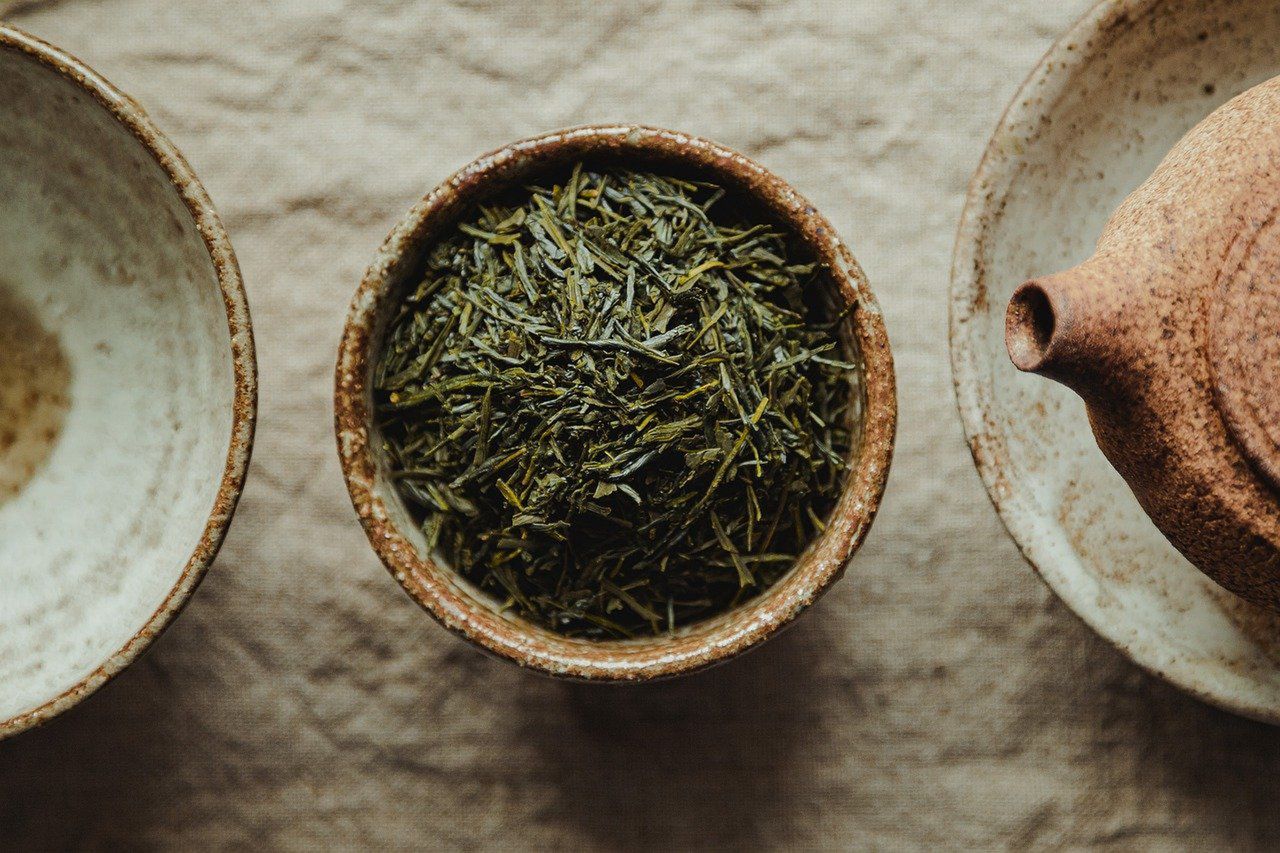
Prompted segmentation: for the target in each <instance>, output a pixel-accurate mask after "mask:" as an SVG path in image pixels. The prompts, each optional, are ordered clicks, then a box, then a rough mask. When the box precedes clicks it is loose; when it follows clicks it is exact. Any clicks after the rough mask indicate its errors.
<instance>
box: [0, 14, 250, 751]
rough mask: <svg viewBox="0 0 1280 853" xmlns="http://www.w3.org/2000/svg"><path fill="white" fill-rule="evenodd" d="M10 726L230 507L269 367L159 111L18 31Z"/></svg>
mask: <svg viewBox="0 0 1280 853" xmlns="http://www.w3.org/2000/svg"><path fill="white" fill-rule="evenodd" d="M0 187H2V188H3V191H2V192H0V336H2V337H3V340H4V347H5V356H4V359H3V360H2V361H0V384H2V385H3V390H0V590H2V591H3V592H2V593H0V737H4V736H7V735H12V734H14V733H16V732H19V731H21V730H23V729H26V728H28V727H30V726H33V725H36V724H38V723H41V722H44V721H46V720H48V719H50V718H51V717H53V716H55V715H56V714H58V713H60V712H62V711H64V710H66V709H67V708H69V707H71V706H72V705H74V704H76V703H77V702H79V701H80V700H81V699H83V698H85V697H86V696H88V695H89V694H91V693H93V692H94V691H95V690H97V689H98V688H99V687H100V686H102V684H104V683H105V682H106V681H107V680H109V679H110V678H111V677H112V676H114V675H115V674H116V673H118V672H119V671H120V670H122V669H123V668H124V667H125V666H127V665H128V664H129V663H130V662H131V661H133V660H134V659H135V658H136V657H137V656H138V655H139V654H141V653H142V651H143V650H145V649H146V648H147V646H149V645H150V643H151V642H152V640H154V639H155V637H156V636H157V635H158V634H159V633H160V632H162V631H163V630H164V628H165V627H166V626H167V625H168V624H169V623H170V622H171V620H172V619H173V618H174V617H175V616H176V615H177V613H178V612H179V611H180V610H181V609H182V607H183V605H184V604H185V603H186V602H187V600H188V598H189V596H190V595H191V593H192V591H193V590H194V588H195V587H196V585H197V584H198V583H199V582H200V579H201V578H202V577H203V576H204V573H205V571H206V570H207V569H208V567H209V564H210V563H211V562H212V560H213V558H214V556H215V554H216V553H217V551H218V548H219V546H220V545H221V543H222V539H223V536H224V535H225V533H226V530H227V527H228V525H229V524H230V521H231V516H232V513H233V512H234V510H235V506H236V502H237V500H238V499H239V495H240V491H241V488H242V486H243V483H244V477H245V471H246V468H247V465H248V461H249V454H250V451H251V447H252V442H253V428H254V420H255V413H256V388H257V377H256V368H255V362H254V348H253V337H252V332H251V327H250V320H249V311H248V306H247V303H246V299H245V293H244V287H243V284H242V282H241V278H240V272H239V269H238V268H237V265H236V260H235V256H234V254H233V253H232V250H231V245H230V243H229V241H228V239H227V236H226V233H225V231H224V230H223V228H222V225H221V223H220V222H219V220H218V217H217V214H216V213H215V212H214V210H213V207H212V205H211V204H210V202H209V199H208V197H207V196H206V195H205V192H204V189H203V188H202V187H201V185H200V183H199V181H198V180H197V179H196V177H195V175H194V174H193V173H192V172H191V169H190V167H189V166H187V164H186V163H185V162H184V161H183V159H182V157H181V155H180V154H179V153H178V151H177V150H176V149H175V148H174V147H173V145H172V144H171V143H170V142H169V141H168V140H167V139H165V137H164V136H163V135H161V134H160V132H159V131H158V130H156V128H155V127H154V125H152V123H151V121H150V120H149V119H148V118H147V116H146V114H145V113H144V112H143V111H142V109H141V108H140V107H139V106H138V105H137V104H136V103H134V102H133V101H132V100H130V99H129V98H128V97H127V96H125V95H124V94H122V93H121V92H120V91H119V90H117V89H115V88H114V87H113V86H111V85H110V84H109V83H107V82H106V81H105V80H103V79H102V78H101V77H100V76H98V75H97V74H96V73H95V72H94V71H92V70H91V69H89V68H88V67H87V66H85V65H84V64H83V63H81V62H80V61H79V60H77V59H75V58H74V57H71V56H69V55H67V54H65V53H63V52H61V51H59V50H58V49H56V48H54V47H52V46H50V45H48V44H45V43H43V42H41V41H39V40H37V39H35V38H33V37H31V36H29V35H26V34H25V33H22V32H20V31H18V30H15V29H12V28H10V27H7V26H0Z"/></svg>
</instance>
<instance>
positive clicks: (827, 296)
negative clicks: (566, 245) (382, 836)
mask: <svg viewBox="0 0 1280 853" xmlns="http://www.w3.org/2000/svg"><path fill="white" fill-rule="evenodd" d="M573 133H574V132H570V134H569V136H568V137H567V139H566V138H564V137H561V138H557V139H556V140H554V141H552V142H548V141H547V140H546V139H541V140H538V141H534V142H532V143H529V144H518V145H516V146H512V147H511V148H509V149H504V151H503V152H502V153H501V154H499V155H498V156H497V157H491V158H485V159H482V160H481V161H478V163H477V164H476V165H474V166H473V167H470V168H469V169H466V170H463V172H461V173H459V174H458V175H457V176H455V177H454V178H453V179H451V181H450V182H449V184H447V187H448V189H447V190H446V191H444V192H441V191H437V192H436V193H434V194H433V195H432V196H430V197H428V199H427V200H426V201H425V202H424V203H423V204H422V205H419V207H418V208H416V209H415V211H414V212H413V213H411V214H410V216H409V218H408V219H407V220H406V222H405V223H403V224H402V226H401V228H400V229H398V231H397V232H396V233H394V234H393V236H392V238H391V239H390V240H389V242H388V244H387V246H386V247H384V253H385V255H386V257H387V264H386V266H385V267H382V268H381V269H379V267H378V265H375V269H376V270H379V273H380V274H379V275H378V276H377V277H376V278H377V282H376V287H375V288H374V291H373V299H374V300H376V302H375V304H374V305H373V306H372V307H371V308H370V310H368V311H367V312H366V315H367V316H368V317H369V318H370V319H371V321H372V322H371V335H370V338H369V340H370V344H369V352H370V353H372V356H371V358H370V359H369V363H376V359H377V355H376V354H377V353H378V352H379V351H380V346H381V342H382V338H383V332H384V331H385V325H386V322H387V320H388V318H389V316H390V314H391V309H392V308H393V307H394V306H395V305H396V304H397V302H398V299H399V297H400V294H401V293H402V292H403V291H404V289H405V288H406V287H409V286H411V285H412V284H414V283H416V282H415V281H414V277H415V274H416V273H418V271H419V269H420V265H421V259H422V257H423V255H424V253H425V252H426V251H427V250H428V249H429V247H430V246H431V244H432V243H433V241H434V239H435V236H436V235H437V234H439V233H441V231H442V230H443V229H445V228H447V227H448V226H449V225H451V224H452V223H453V222H455V221H456V219H457V218H458V217H459V216H461V215H464V214H465V213H466V212H468V211H469V210H471V209H472V208H473V206H474V205H475V204H476V203H479V202H483V201H485V200H486V199H490V198H492V197H494V196H496V195H500V194H502V193H503V192H506V191H508V190H510V189H511V188H512V187H514V186H518V185H520V184H523V183H529V182H532V181H536V180H539V179H542V178H546V177H555V176H557V175H558V174H561V173H563V171H564V170H565V169H567V168H569V167H570V166H571V165H572V164H573V163H575V162H578V161H580V160H582V161H585V162H587V163H588V164H589V165H596V166H605V167H607V166H613V165H616V166H623V167H628V168H650V169H654V170H656V171H662V172H665V173H668V174H678V175H681V176H685V177H695V178H703V179H708V180H713V181H715V182H717V183H719V184H720V185H722V186H724V187H725V188H726V189H728V190H729V191H730V193H731V195H732V196H733V197H734V202H735V203H736V204H738V205H739V206H740V207H744V208H746V209H748V210H751V211H752V212H753V213H756V214H759V215H760V216H762V217H765V218H766V219H767V220H771V221H774V222H776V223H778V224H780V225H782V226H783V227H784V228H786V229H787V230H788V231H789V232H791V233H793V234H794V235H795V240H796V243H797V244H798V248H799V249H801V250H802V251H803V252H804V253H805V254H807V255H811V256H814V257H815V259H816V260H818V261H819V262H820V263H821V264H823V265H824V266H826V267H827V268H828V269H829V270H830V273H829V275H827V276H824V279H823V280H824V282H825V283H826V285H827V287H826V288H825V290H824V292H823V293H821V294H817V296H818V297H819V299H820V302H821V303H825V306H826V307H828V308H830V307H835V308H837V309H842V308H844V307H845V306H847V305H849V304H850V303H855V304H858V305H860V306H862V307H863V308H866V307H867V306H868V305H869V304H870V305H873V304H874V302H873V300H871V298H870V295H869V292H868V291H867V290H866V287H865V280H864V279H863V277H862V274H861V271H860V270H858V269H857V266H856V264H855V263H854V262H853V260H852V258H851V257H849V256H848V253H847V251H846V250H844V248H843V246H841V245H840V244H839V241H838V239H837V238H836V237H835V235H834V234H833V233H832V232H831V230H830V227H829V226H828V225H826V223H825V221H822V220H821V219H820V218H819V217H818V216H817V214H816V211H814V210H813V209H812V208H811V207H809V206H808V205H807V203H802V202H803V200H802V199H799V198H798V197H797V196H795V195H794V193H792V192H791V191H790V190H788V189H785V185H782V184H781V182H779V181H777V179H776V178H773V177H772V176H770V175H768V173H766V172H764V171H763V170H760V169H759V167H757V166H754V164H750V163H749V161H746V160H745V159H743V158H737V159H726V157H728V156H729V152H725V151H723V150H722V149H716V148H711V147H707V148H694V149H692V150H690V149H687V148H681V147H680V146H679V145H678V144H675V143H672V142H671V140H667V142H666V144H663V143H662V142H661V141H660V140H659V139H657V138H656V137H655V134H657V133H658V132H657V131H647V130H646V131H639V132H633V133H631V134H629V135H628V134H626V133H624V132H622V131H619V132H616V133H609V132H604V133H599V132H591V131H589V130H583V131H579V132H578V133H579V134H580V135H579V136H578V137H576V138H575V137H574V136H573ZM637 133H639V135H637ZM744 164H746V165H744ZM747 166H749V167H750V168H747ZM357 311H359V309H358V308H357ZM865 319H866V318H865V317H862V316H860V315H859V313H858V312H856V311H855V312H853V313H852V314H851V315H850V316H849V318H848V319H847V320H846V322H844V323H843V324H842V326H841V328H840V335H841V339H842V343H843V344H844V348H845V350H846V354H847V355H848V357H850V358H853V359H855V360H862V359H863V357H864V355H863V354H864V352H865V351H866V349H867V342H866V338H867V337H868V329H867V325H868V324H867V323H866V322H865ZM875 343H879V342H878V341H877V342H875ZM877 352H879V350H877ZM886 352H887V350H886ZM367 368H368V364H365V365H364V369H365V370H367ZM876 370H877V371H883V365H882V364H881V363H880V362H877V363H876ZM340 373H341V366H340ZM876 391H877V397H876V400H875V404H876V406H877V407H883V406H884V400H883V394H882V393H880V392H881V391H882V388H881V386H880V385H877V386H876ZM363 403H364V405H365V406H366V407H367V406H368V405H369V401H368V395H367V393H366V394H365V395H364V400H363ZM867 406H868V395H867V387H866V385H865V382H864V375H863V374H862V373H859V374H858V375H856V376H851V377H850V406H849V410H848V411H849V418H850V423H851V424H853V425H854V426H855V430H854V432H855V443H856V446H855V447H854V449H853V453H852V454H851V455H852V457H853V460H854V463H853V464H852V465H851V468H852V469H853V472H852V473H851V474H850V476H849V478H848V484H847V485H846V488H845V491H844V493H843V494H842V495H841V496H840V498H839V501H838V503H837V505H836V506H835V508H834V509H833V510H832V512H831V514H830V519H831V521H832V523H831V526H830V527H829V528H828V530H827V532H826V533H825V534H824V535H823V536H821V537H819V539H818V540H816V541H815V542H814V543H813V544H812V545H811V547H810V549H809V550H808V551H807V552H806V554H805V555H804V556H803V557H802V558H801V559H800V560H799V561H798V562H797V564H796V566H794V567H793V568H792V569H791V571H790V572H789V573H788V574H787V575H786V576H784V577H783V578H782V579H781V580H780V581H779V582H778V583H776V584H775V585H774V586H773V587H771V588H769V589H768V590H766V591H764V592H763V593H762V594H761V595H759V596H757V597H756V598H754V599H752V600H750V601H747V602H744V603H743V604H742V605H740V606H739V607H738V608H736V609H735V610H732V611H729V612H727V613H724V614H720V615H718V616H715V617H712V618H710V619H707V620H704V621H701V622H698V623H695V624H692V625H688V626H685V627H683V628H681V629H678V630H677V631H676V632H675V633H674V634H672V635H667V636H662V637H657V638H643V639H635V640H608V641H600V640H574V639H567V638H564V637H561V636H559V635H556V634H554V633H552V632H550V631H548V630H546V629H544V628H542V627H540V626H537V625H534V624H532V623H529V622H526V621H525V620H523V619H520V618H518V617H515V616H512V615H509V614H504V613H502V612H500V610H499V607H498V605H497V603H496V602H495V601H494V600H493V599H492V598H491V597H490V596H489V595H488V594H485V593H482V592H480V591H479V590H477V589H476V588H474V587H473V586H472V585H471V584H470V583H469V582H468V581H466V580H465V579H464V578H462V577H460V576H458V575H456V574H455V573H454V572H452V571H450V570H449V569H448V567H447V565H446V563H445V561H444V560H442V559H441V558H440V557H439V555H428V554H426V553H425V551H426V542H425V539H424V537H423V536H422V534H421V531H420V530H419V529H418V525H417V523H416V522H415V520H414V518H413V516H412V514H411V513H410V511H409V510H408V509H407V508H406V506H405V504H404V502H403V500H402V499H401V498H400V496H399V494H398V493H397V492H396V490H395V488H394V485H393V484H392V483H391V481H390V479H389V478H388V477H387V476H386V473H387V472H386V470H385V469H384V468H383V466H382V460H381V454H380V453H378V452H376V451H374V452H373V453H371V454H370V455H371V456H373V457H374V459H373V460H372V462H373V474H374V476H373V483H372V489H371V491H372V494H373V495H374V496H375V497H376V498H377V502H378V503H379V504H380V505H381V506H380V508H379V510H378V512H380V513H382V512H384V513H385V516H386V520H387V521H388V522H389V524H390V526H391V528H392V529H393V530H394V531H395V533H394V536H396V537H397V538H400V537H402V538H403V540H404V541H405V544H406V545H407V546H408V548H409V550H410V552H411V553H407V554H406V553H399V554H394V555H393V556H392V560H390V561H392V562H397V563H399V568H398V569H396V570H397V576H398V578H399V579H400V580H401V582H402V583H403V584H404V585H405V586H406V588H407V589H408V591H409V592H410V593H411V594H412V595H414V597H415V598H416V599H418V600H419V602H420V603H423V604H424V605H425V606H427V607H428V609H430V610H431V611H432V612H433V613H434V615H436V616H437V618H440V619H441V621H443V622H444V623H445V624H446V626H447V627H451V628H453V629H455V630H458V631H460V632H461V633H464V634H466V635H468V636H470V637H471V638H472V639H478V640H479V641H480V642H481V643H482V645H486V646H489V647H490V648H491V649H493V648H494V642H493V641H494V640H495V639H496V640H497V645H499V646H500V647H501V648H499V649H497V650H498V651H499V652H500V653H502V654H507V656H510V657H515V658H517V659H518V660H520V661H521V662H523V663H533V664H534V665H537V666H540V667H541V668H543V669H548V670H551V671H553V672H563V673H565V674H572V675H580V676H581V675H586V676H589V677H597V676H598V677H620V678H633V677H650V675H652V674H654V670H655V669H665V667H666V666H667V665H668V664H669V663H671V662H673V661H675V662H677V663H676V664H675V666H676V668H683V667H684V666H685V663H683V662H685V661H689V666H696V665H700V664H703V663H707V662H711V661H712V658H716V659H718V658H719V657H721V656H723V655H721V654H720V653H719V652H718V651H716V650H715V649H714V648H712V647H713V646H715V645H716V644H720V643H722V644H723V645H724V646H725V647H726V648H728V647H735V649H736V645H737V644H738V643H740V642H741V641H742V639H743V638H744V637H748V636H749V637H751V640H750V641H749V642H747V643H746V645H750V643H751V642H755V641H756V640H757V639H758V638H760V637H762V636H765V635H767V633H769V632H770V631H771V630H772V629H773V628H774V627H776V626H777V625H778V624H780V623H783V622H786V621H788V620H789V619H790V618H792V617H793V616H794V615H795V613H796V612H798V610H799V609H802V608H803V606H804V605H806V604H808V603H809V602H811V601H812V600H813V598H815V597H816V596H817V595H818V594H820V592H821V591H822V590H823V589H825V587H826V585H827V584H829V582H830V581H831V580H833V579H834V577H835V576H837V575H838V572H839V571H840V570H841V569H842V568H843V564H844V561H845V559H847V557H848V555H849V553H850V552H851V550H852V548H853V547H854V545H855V544H856V542H857V541H859V540H860V537H861V535H862V533H863V532H864V531H865V526H866V525H867V524H869V523H870V519H871V516H872V515H873V514H874V508H875V506H876V505H877V504H878V500H879V490H878V489H879V488H882V487H883V480H882V478H877V477H875V476H872V477H871V478H870V479H868V477H867V476H866V472H865V471H863V470H862V469H861V468H860V463H861V461H862V459H863V456H864V453H863V451H864V448H865V446H866V442H865V441H864V435H863V433H864V430H863V427H864V421H865V415H866V411H867ZM890 406H891V403H890ZM365 414H367V412H366V413H365ZM882 432H883V430H878V431H877V434H876V437H875V438H876V441H877V442H878V446H880V445H883V443H884V442H883V435H882V434H881V433H882ZM890 440H891V439H890ZM370 445H371V446H372V447H374V448H376V447H378V446H379V441H378V439H377V437H376V433H375V434H374V435H373V436H372V437H371V440H370ZM880 461H882V462H885V463H886V464H887V460H880ZM873 481H874V482H873ZM876 482H878V484H879V485H878V486H876V485H875V483H876ZM366 524H368V521H367V520H366ZM375 545H377V541H376V538H375ZM380 550H382V549H380ZM383 556H384V559H386V558H387V553H386V552H385V551H384V553H383ZM393 568H396V567H394V566H393ZM441 591H444V594H443V595H440V594H439V593H440V592H441ZM477 614H482V616H481V619H480V621H481V622H483V623H484V624H479V623H477V622H476V619H475V617H476V615H477ZM497 635H502V636H501V637H498V636H497ZM513 639H514V640H515V643H514V646H513V644H512V640H513ZM744 647H745V646H744ZM700 656H701V657H706V656H710V657H707V659H706V660H693V661H690V659H698V658H699V657H700ZM611 667H612V668H613V670H614V673H615V675H609V670H610V668H611ZM661 674H668V673H665V672H663V673H661Z"/></svg>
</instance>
